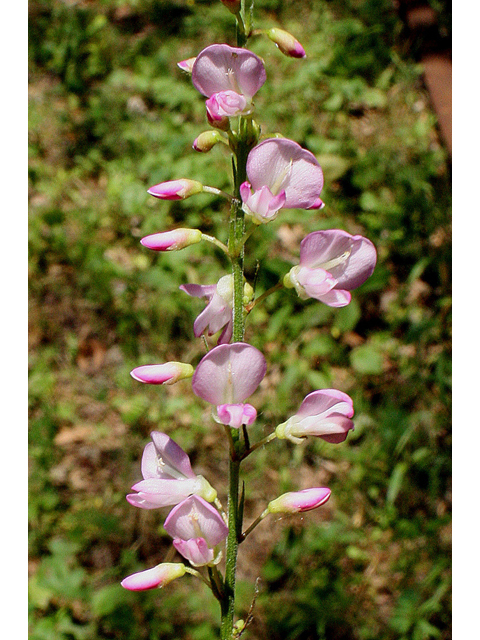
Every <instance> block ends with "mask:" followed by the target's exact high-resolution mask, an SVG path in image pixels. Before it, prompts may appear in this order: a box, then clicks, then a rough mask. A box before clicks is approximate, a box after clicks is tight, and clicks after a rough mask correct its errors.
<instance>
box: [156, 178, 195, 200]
mask: <svg viewBox="0 0 480 640" xmlns="http://www.w3.org/2000/svg"><path fill="white" fill-rule="evenodd" d="M202 191H203V184H202V183H201V182H198V181H197V180H189V179H188V178H181V179H180V180H170V181H169V182H160V184H156V185H155V186H153V187H150V189H149V190H148V192H147V193H149V194H150V195H151V196H154V197H155V198H160V200H184V199H185V198H189V197H190V196H193V195H195V194H196V193H201V192H202Z"/></svg>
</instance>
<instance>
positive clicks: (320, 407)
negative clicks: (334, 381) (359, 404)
mask: <svg viewBox="0 0 480 640" xmlns="http://www.w3.org/2000/svg"><path fill="white" fill-rule="evenodd" d="M327 411H334V412H335V413H341V414H343V415H345V416H346V417H347V418H351V417H352V416H353V413H354V412H353V400H352V399H351V398H350V396H349V395H347V394H346V393H343V391H339V390H338V389H320V390H318V391H312V393H309V394H308V395H307V396H306V397H305V398H304V400H303V402H302V404H301V405H300V409H299V410H298V411H297V416H299V417H303V416H313V415H318V414H322V413H325V412H327Z"/></svg>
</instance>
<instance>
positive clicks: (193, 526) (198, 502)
mask: <svg viewBox="0 0 480 640" xmlns="http://www.w3.org/2000/svg"><path fill="white" fill-rule="evenodd" d="M164 528H165V530H166V531H167V533H169V534H170V535H171V536H172V538H181V539H182V540H190V539H191V538H197V537H199V534H200V535H201V537H202V538H205V541H206V543H207V545H208V546H209V547H211V548H213V547H215V546H216V545H217V544H219V543H220V542H221V541H222V540H224V539H225V538H226V537H227V535H228V527H227V525H226V524H225V523H224V521H223V520H222V517H221V516H220V514H219V513H218V511H217V510H216V509H215V508H214V507H212V506H211V505H210V504H208V502H206V501H205V500H203V498H200V497H198V496H190V497H189V498H187V499H186V500H184V501H183V502H181V503H180V504H178V505H177V506H176V507H174V508H173V509H172V510H171V511H170V513H169V514H168V516H167V519H166V520H165V524H164Z"/></svg>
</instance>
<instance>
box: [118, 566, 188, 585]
mask: <svg viewBox="0 0 480 640" xmlns="http://www.w3.org/2000/svg"><path fill="white" fill-rule="evenodd" d="M185 570H186V567H185V565H184V564H182V563H181V562H164V563H163V564H157V566H156V567H152V569H146V570H145V571H139V572H138V573H133V574H132V575H131V576H128V577H127V578H125V579H124V580H122V582H121V585H122V587H124V588H125V589H129V590H130V591H145V590H146V589H155V588H162V587H164V586H165V585H166V584H168V583H169V582H172V580H175V579H176V578H181V577H182V576H183V575H185Z"/></svg>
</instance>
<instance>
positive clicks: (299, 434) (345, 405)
mask: <svg viewBox="0 0 480 640" xmlns="http://www.w3.org/2000/svg"><path fill="white" fill-rule="evenodd" d="M353 413H354V412H353V401H352V399H351V398H350V396H348V395H347V394H346V393H343V391H338V390H337V389H321V390H319V391H313V392H312V393H309V394H308V396H306V397H305V398H304V400H303V402H302V404H301V405H300V408H299V410H298V411H297V413H296V414H295V415H294V416H292V417H291V418H289V419H288V420H287V421H286V422H283V423H282V424H280V425H278V427H277V428H276V429H275V435H276V436H277V438H280V439H287V440H290V441H291V442H294V443H296V444H299V443H301V442H302V440H303V439H304V438H306V437H308V436H316V437H318V438H322V439H323V440H326V441H327V442H332V443H335V444H336V443H339V442H343V441H344V440H345V438H346V437H347V434H348V432H349V431H350V429H353V421H352V420H351V418H352V417H353Z"/></svg>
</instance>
